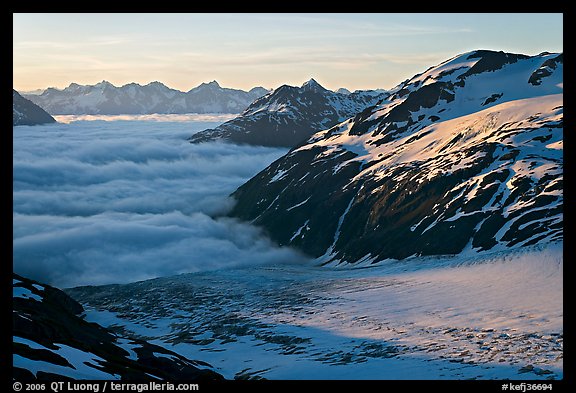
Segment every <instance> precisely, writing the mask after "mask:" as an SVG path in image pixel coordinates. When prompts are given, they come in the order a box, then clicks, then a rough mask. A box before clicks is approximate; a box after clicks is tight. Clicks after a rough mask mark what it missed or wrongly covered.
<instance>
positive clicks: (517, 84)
mask: <svg viewBox="0 0 576 393" xmlns="http://www.w3.org/2000/svg"><path fill="white" fill-rule="evenodd" d="M562 72H563V56H562V54H549V53H543V54H540V55H537V56H525V55H519V54H510V53H503V52H492V51H484V50H479V51H473V52H469V53H465V54H462V55H459V56H456V57H454V58H452V59H449V60H447V61H445V62H443V63H441V64H439V65H437V66H434V67H431V68H429V69H428V70H426V71H425V72H423V73H421V74H418V75H416V76H414V77H413V78H411V79H409V80H407V81H405V82H404V83H402V84H401V85H399V86H398V87H396V88H395V89H393V90H392V91H391V94H390V96H389V97H388V99H387V100H386V101H385V102H383V103H381V104H380V105H378V106H374V107H369V108H367V109H366V110H364V111H363V112H361V113H359V114H357V115H356V116H354V117H352V118H350V119H348V120H346V121H343V122H341V123H339V124H338V125H336V126H334V127H332V128H330V129H326V130H323V131H320V132H318V133H316V134H315V135H313V136H312V137H311V138H309V139H308V140H307V141H306V142H304V143H302V144H301V145H299V146H297V147H296V148H294V149H292V150H291V151H290V152H289V153H288V154H287V155H285V156H284V157H282V158H280V159H279V160H277V161H276V162H274V163H272V164H271V165H270V166H269V167H268V168H266V169H265V170H263V171H262V172H261V173H259V174H258V175H257V176H255V177H254V178H253V179H251V180H250V181H248V182H247V183H246V184H244V185H243V186H241V187H240V188H239V189H238V190H237V191H236V192H235V193H234V194H233V196H234V197H235V198H236V199H237V204H236V206H235V208H234V210H233V211H232V212H231V215H232V216H236V217H239V218H241V219H244V220H249V221H252V222H253V223H255V224H257V225H261V226H263V227H264V228H265V229H266V230H267V231H268V233H269V235H270V236H271V237H272V238H273V239H274V240H275V241H276V242H278V243H279V244H281V245H291V246H296V247H299V248H300V249H302V250H304V251H305V252H307V253H308V254H310V255H312V256H314V257H318V258H320V261H322V262H324V263H328V262H334V263H339V262H342V261H347V262H358V261H377V260H384V259H388V258H392V259H403V258H407V257H409V256H413V255H435V254H458V253H462V252H477V251H486V250H497V249H503V248H504V249H505V248H510V247H518V246H525V245H531V244H534V243H537V242H543V241H548V240H557V239H561V238H562V236H563V135H562V134H563V94H562V92H563V76H562Z"/></svg>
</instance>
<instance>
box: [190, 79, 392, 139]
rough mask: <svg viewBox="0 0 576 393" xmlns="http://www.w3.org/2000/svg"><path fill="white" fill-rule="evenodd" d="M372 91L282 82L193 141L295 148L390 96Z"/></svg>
mask: <svg viewBox="0 0 576 393" xmlns="http://www.w3.org/2000/svg"><path fill="white" fill-rule="evenodd" d="M387 95H388V94H387V93H386V92H374V91H371V90H366V91H355V92H354V93H349V94H345V93H341V92H333V91H331V90H327V89H325V88H324V87H322V86H321V85H320V84H319V83H318V82H316V81H315V80H314V79H310V80H309V81H307V82H306V83H304V84H303V85H302V86H301V87H294V86H288V85H282V86H280V87H279V88H277V89H276V90H274V91H272V92H270V93H269V94H267V95H265V96H263V97H261V98H259V99H258V100H256V101H254V102H253V103H252V104H251V105H250V106H249V107H248V108H247V109H246V110H245V111H244V112H242V114H241V115H239V116H238V117H236V118H234V119H232V120H230V121H228V122H226V123H224V124H222V125H220V126H218V127H216V128H214V129H208V130H204V131H201V132H199V133H196V134H194V135H192V136H191V137H190V141H191V142H192V143H201V142H208V141H214V140H224V141H228V142H233V143H240V144H250V145H262V146H284V147H293V146H295V145H296V144H298V143H300V142H302V141H304V140H306V139H307V138H309V137H310V136H311V135H312V134H314V133H315V132H317V131H319V130H322V129H325V128H328V127H332V126H333V125H335V124H337V123H339V122H341V121H342V120H344V119H347V118H349V117H350V116H353V115H354V114H356V113H358V112H360V111H362V110H363V109H365V108H366V107H368V106H372V105H375V104H376V103H377V102H379V101H380V100H383V99H384V98H386V97H387Z"/></svg>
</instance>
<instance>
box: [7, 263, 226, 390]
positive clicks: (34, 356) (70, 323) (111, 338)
mask: <svg viewBox="0 0 576 393" xmlns="http://www.w3.org/2000/svg"><path fill="white" fill-rule="evenodd" d="M12 291H13V317H12V323H13V325H12V326H13V332H12V334H13V376H14V378H15V380H19V381H22V380H34V379H38V380H53V379H54V378H57V379H58V380H62V379H122V380H150V381H151V380H176V379H186V380H195V381H210V380H219V379H223V378H222V376H221V375H219V374H218V373H216V372H214V371H212V370H211V366H210V365H209V364H207V363H204V362H201V361H191V360H188V359H186V358H184V357H182V356H180V355H178V354H176V353H174V352H172V351H170V350H167V349H164V348H162V347H159V346H157V345H153V344H149V343H147V342H146V341H143V340H134V339H128V338H123V337H122V336H121V335H117V334H115V333H113V332H112V331H110V330H108V329H105V328H103V327H102V326H100V325H97V324H95V323H90V322H87V321H86V320H84V318H83V312H84V309H83V308H82V306H81V305H80V304H79V303H77V302H76V301H74V300H73V299H72V298H71V297H69V296H68V295H66V294H65V293H64V292H62V291H60V290H58V289H56V288H53V287H50V286H48V285H44V284H40V283H38V282H36V281H32V280H29V279H26V278H23V277H20V276H18V275H16V274H14V275H13V280H12Z"/></svg>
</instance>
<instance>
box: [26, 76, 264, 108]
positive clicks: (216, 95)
mask: <svg viewBox="0 0 576 393" xmlns="http://www.w3.org/2000/svg"><path fill="white" fill-rule="evenodd" d="M35 93H36V92H35ZM267 93H268V90H266V89H264V88H263V87H255V88H253V89H251V90H250V91H243V90H236V89H228V88H223V87H220V85H219V84H218V82H216V81H212V82H210V83H202V84H201V85H200V86H197V87H195V88H193V89H191V90H190V91H188V92H182V91H179V90H175V89H171V88H169V87H167V86H165V85H164V84H162V83H160V82H152V83H149V84H147V85H144V86H142V85H139V84H137V83H129V84H127V85H124V86H121V87H116V86H114V85H113V84H111V83H110V82H107V81H102V82H100V83H97V84H95V85H79V84H76V83H72V84H70V86H68V87H66V88H65V89H63V90H59V89H55V88H48V89H46V90H45V91H44V92H43V93H42V94H27V95H24V96H25V97H26V98H27V99H29V100H30V101H32V102H34V103H35V104H37V105H39V106H41V107H42V108H44V109H45V110H46V111H47V112H48V113H50V114H52V115H85V114H90V115H96V114H97V115H122V114H132V115H140V114H154V113H160V114H182V113H240V112H242V111H243V110H244V109H246V108H247V107H248V105H250V104H251V103H252V102H253V101H254V100H256V99H257V98H259V97H261V96H263V95H265V94H267Z"/></svg>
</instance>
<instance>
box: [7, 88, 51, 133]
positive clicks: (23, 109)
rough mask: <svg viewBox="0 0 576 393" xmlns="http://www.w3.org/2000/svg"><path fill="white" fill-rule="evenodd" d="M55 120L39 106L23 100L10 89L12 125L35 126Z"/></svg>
mask: <svg viewBox="0 0 576 393" xmlns="http://www.w3.org/2000/svg"><path fill="white" fill-rule="evenodd" d="M55 122H56V120H55V119H54V118H53V117H52V116H50V115H49V114H48V112H46V111H45V110H44V109H42V108H41V107H40V106H38V105H36V104H34V103H33V102H32V101H31V100H28V99H26V98H24V97H23V96H22V95H21V94H20V93H18V92H17V91H16V90H14V89H12V125H13V126H21V125H36V124H47V123H55Z"/></svg>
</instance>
